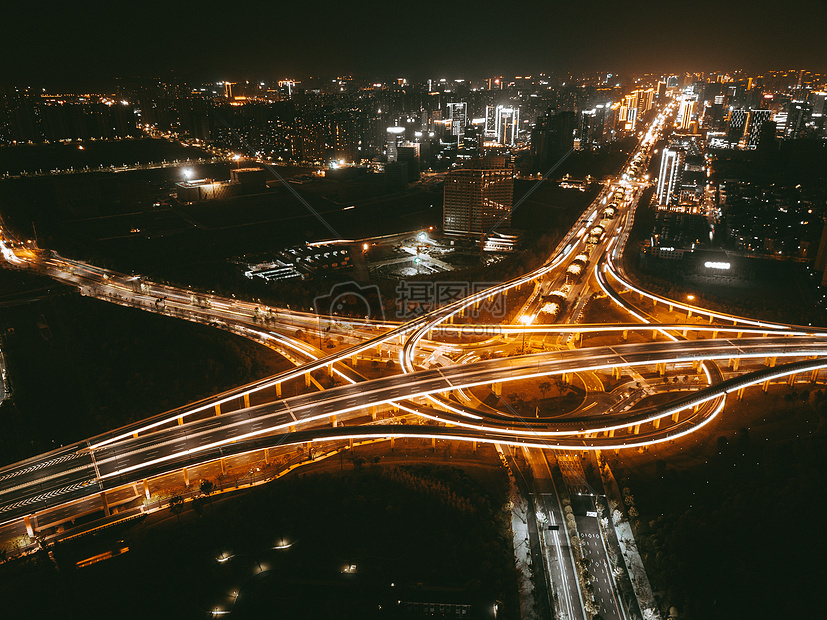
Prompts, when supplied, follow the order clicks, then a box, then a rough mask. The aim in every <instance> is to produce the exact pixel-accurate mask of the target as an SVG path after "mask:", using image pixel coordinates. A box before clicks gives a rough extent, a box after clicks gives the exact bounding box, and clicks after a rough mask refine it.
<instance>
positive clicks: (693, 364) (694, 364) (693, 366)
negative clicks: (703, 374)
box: [692, 360, 701, 371]
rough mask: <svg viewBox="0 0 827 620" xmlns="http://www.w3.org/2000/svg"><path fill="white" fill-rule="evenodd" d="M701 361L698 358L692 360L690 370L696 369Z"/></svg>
mask: <svg viewBox="0 0 827 620" xmlns="http://www.w3.org/2000/svg"><path fill="white" fill-rule="evenodd" d="M700 365H701V363H700V362H699V361H698V360H692V370H695V371H697V370H698V367H699V366H700Z"/></svg>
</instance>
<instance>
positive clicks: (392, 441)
mask: <svg viewBox="0 0 827 620" xmlns="http://www.w3.org/2000/svg"><path fill="white" fill-rule="evenodd" d="M395 443H396V438H394V437H391V452H393V450H394V444H395Z"/></svg>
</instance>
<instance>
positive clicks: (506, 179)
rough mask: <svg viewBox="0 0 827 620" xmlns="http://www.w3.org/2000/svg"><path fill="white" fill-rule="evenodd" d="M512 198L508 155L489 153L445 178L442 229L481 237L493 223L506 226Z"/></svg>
mask: <svg viewBox="0 0 827 620" xmlns="http://www.w3.org/2000/svg"><path fill="white" fill-rule="evenodd" d="M513 199H514V170H513V168H512V167H511V166H510V165H509V158H507V157H504V156H488V157H484V158H482V159H474V160H471V162H470V165H469V166H468V167H466V168H457V169H454V170H451V171H450V172H449V173H448V176H447V177H446V178H445V190H444V202H443V230H444V231H445V232H446V233H447V234H453V235H466V236H473V237H480V236H481V235H483V234H486V233H488V232H490V231H491V230H492V228H493V227H494V226H495V225H502V226H507V225H508V223H509V221H510V213H511V205H512V201H513Z"/></svg>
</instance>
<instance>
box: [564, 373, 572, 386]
mask: <svg viewBox="0 0 827 620" xmlns="http://www.w3.org/2000/svg"><path fill="white" fill-rule="evenodd" d="M562 378H563V383H565V384H566V385H568V384H570V383H571V373H568V372H564V373H563V375H562Z"/></svg>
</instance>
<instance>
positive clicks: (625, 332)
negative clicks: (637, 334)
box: [623, 329, 629, 340]
mask: <svg viewBox="0 0 827 620" xmlns="http://www.w3.org/2000/svg"><path fill="white" fill-rule="evenodd" d="M628 339H629V330H628V329H624V330H623V340H628Z"/></svg>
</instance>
